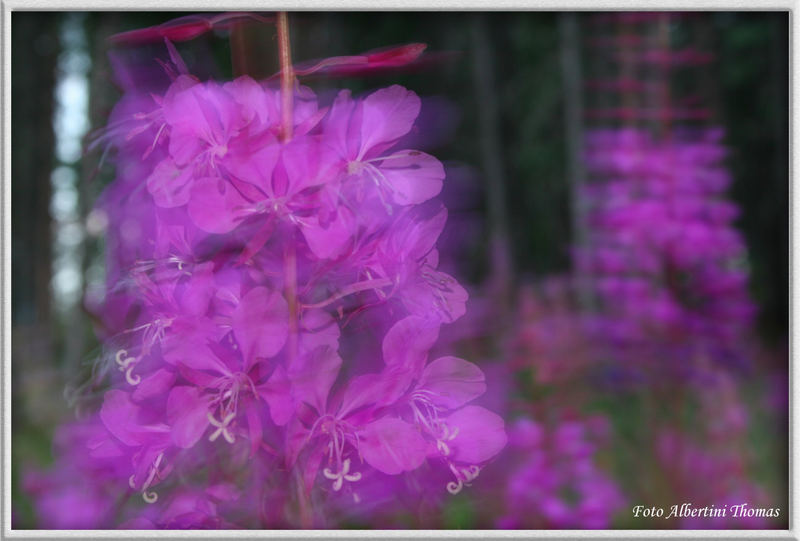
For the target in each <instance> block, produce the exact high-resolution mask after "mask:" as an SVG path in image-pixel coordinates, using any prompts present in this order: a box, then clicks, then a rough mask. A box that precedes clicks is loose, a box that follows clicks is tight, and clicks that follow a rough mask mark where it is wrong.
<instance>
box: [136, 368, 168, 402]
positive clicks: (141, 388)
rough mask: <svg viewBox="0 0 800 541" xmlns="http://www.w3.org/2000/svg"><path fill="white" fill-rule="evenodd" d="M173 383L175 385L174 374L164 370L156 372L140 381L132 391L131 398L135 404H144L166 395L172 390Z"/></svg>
mask: <svg viewBox="0 0 800 541" xmlns="http://www.w3.org/2000/svg"><path fill="white" fill-rule="evenodd" d="M173 383H175V373H174V372H172V371H171V370H165V369H164V368H162V369H160V370H156V371H155V372H154V373H152V374H150V375H149V376H147V377H146V378H144V379H142V381H141V382H140V383H139V385H137V386H136V390H135V391H133V394H132V395H131V398H133V400H135V401H136V402H145V401H147V400H150V399H151V398H155V397H157V396H159V395H162V394H164V393H166V392H167V391H168V390H169V389H171V388H172V384H173Z"/></svg>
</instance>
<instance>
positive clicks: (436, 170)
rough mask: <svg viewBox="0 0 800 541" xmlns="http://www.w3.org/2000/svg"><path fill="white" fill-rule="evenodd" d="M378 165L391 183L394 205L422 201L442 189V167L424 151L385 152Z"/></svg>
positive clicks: (412, 203) (435, 194) (413, 203)
mask: <svg viewBox="0 0 800 541" xmlns="http://www.w3.org/2000/svg"><path fill="white" fill-rule="evenodd" d="M378 168H379V169H380V172H381V173H382V174H383V176H384V178H385V179H386V182H387V183H388V184H389V185H390V186H391V187H392V197H393V198H394V201H395V203H397V204H398V205H416V204H419V203H423V202H425V201H427V200H428V199H430V198H432V197H435V196H437V195H439V192H441V191H442V181H443V179H444V176H445V174H444V167H443V166H442V164H441V162H440V161H439V160H437V159H436V158H434V157H433V156H431V155H429V154H425V153H424V152H419V151H416V150H401V151H400V152H395V153H394V154H392V155H391V156H387V157H386V159H385V160H383V161H382V162H381V163H380V165H379V166H378Z"/></svg>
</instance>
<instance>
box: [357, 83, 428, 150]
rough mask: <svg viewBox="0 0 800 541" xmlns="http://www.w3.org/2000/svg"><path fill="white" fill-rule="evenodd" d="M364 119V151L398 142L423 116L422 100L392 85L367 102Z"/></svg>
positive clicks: (362, 130) (373, 94) (362, 122)
mask: <svg viewBox="0 0 800 541" xmlns="http://www.w3.org/2000/svg"><path fill="white" fill-rule="evenodd" d="M363 103H364V104H363V113H362V114H363V116H362V120H361V152H360V154H361V155H360V156H359V158H361V157H364V155H365V154H366V153H367V152H368V151H369V149H371V148H373V147H375V146H377V145H380V144H384V143H389V142H392V141H395V140H397V139H399V138H400V137H402V136H403V135H405V134H407V133H408V132H409V130H411V126H412V125H413V124H414V120H415V119H416V118H417V115H419V110H420V105H421V103H420V100H419V97H418V96H417V95H416V94H414V93H413V92H411V91H409V90H406V89H405V88H403V87H402V86H399V85H392V86H390V87H389V88H382V89H380V90H378V91H377V92H373V93H372V94H370V95H369V96H367V97H366V99H364V102H363Z"/></svg>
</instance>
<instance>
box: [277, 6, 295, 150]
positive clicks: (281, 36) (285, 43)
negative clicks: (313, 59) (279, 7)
mask: <svg viewBox="0 0 800 541" xmlns="http://www.w3.org/2000/svg"><path fill="white" fill-rule="evenodd" d="M278 54H279V57H280V62H281V113H282V117H281V127H282V128H283V131H282V133H283V140H284V141H288V140H289V139H291V138H292V109H293V106H294V104H293V103H292V100H293V97H294V93H293V89H294V69H292V51H291V46H290V43H289V15H288V14H287V13H286V12H285V11H281V12H279V13H278Z"/></svg>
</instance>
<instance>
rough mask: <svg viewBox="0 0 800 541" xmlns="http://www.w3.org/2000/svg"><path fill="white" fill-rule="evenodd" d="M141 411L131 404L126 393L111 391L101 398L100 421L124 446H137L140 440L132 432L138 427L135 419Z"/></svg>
mask: <svg viewBox="0 0 800 541" xmlns="http://www.w3.org/2000/svg"><path fill="white" fill-rule="evenodd" d="M140 411H141V409H140V408H139V406H136V405H135V404H133V402H131V400H130V396H129V395H128V393H126V392H123V391H117V390H111V391H108V392H106V394H105V395H104V396H103V406H102V407H101V408H100V419H101V420H102V421H103V424H104V425H105V426H106V428H107V429H108V431H109V432H111V433H112V434H113V435H114V436H116V437H117V439H119V440H120V441H121V442H122V443H124V444H125V445H131V446H135V445H139V444H140V439H139V438H138V437H137V433H136V432H135V431H134V430H132V428H133V427H136V426H137V425H138V422H137V417H138V416H139V412H140Z"/></svg>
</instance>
